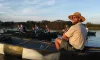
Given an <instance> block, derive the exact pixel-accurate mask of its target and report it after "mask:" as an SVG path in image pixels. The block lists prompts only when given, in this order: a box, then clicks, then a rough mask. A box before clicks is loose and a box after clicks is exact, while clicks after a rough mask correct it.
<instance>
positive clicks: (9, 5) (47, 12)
mask: <svg viewBox="0 0 100 60" xmlns="http://www.w3.org/2000/svg"><path fill="white" fill-rule="evenodd" d="M99 6H100V0H0V20H1V21H15V22H22V21H23V22H25V21H28V20H31V21H41V20H48V21H55V20H58V19H61V20H65V21H69V19H68V16H69V15H71V14H73V13H74V12H80V13H81V14H82V16H84V17H85V18H86V21H85V23H87V22H91V23H97V24H100V7H99Z"/></svg>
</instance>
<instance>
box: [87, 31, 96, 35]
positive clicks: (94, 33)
mask: <svg viewBox="0 0 100 60" xmlns="http://www.w3.org/2000/svg"><path fill="white" fill-rule="evenodd" d="M88 36H96V32H91V31H89V32H88Z"/></svg>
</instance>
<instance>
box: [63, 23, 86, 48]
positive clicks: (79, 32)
mask: <svg viewBox="0 0 100 60" xmlns="http://www.w3.org/2000/svg"><path fill="white" fill-rule="evenodd" d="M65 35H66V36H67V37H68V38H69V43H70V44H71V45H72V46H73V47H74V48H75V49H80V50H82V49H83V48H84V45H85V42H86V38H87V30H86V27H85V26H84V25H83V24H82V23H77V24H75V25H73V26H71V27H70V28H69V30H68V31H67V32H66V33H65Z"/></svg>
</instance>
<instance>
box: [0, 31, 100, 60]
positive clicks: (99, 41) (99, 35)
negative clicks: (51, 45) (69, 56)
mask: <svg viewBox="0 0 100 60" xmlns="http://www.w3.org/2000/svg"><path fill="white" fill-rule="evenodd" d="M92 31H94V30H92ZM94 32H96V36H89V37H88V43H87V44H86V45H88V46H93V47H100V30H98V31H94ZM0 60H26V59H20V58H16V57H13V58H12V57H8V56H4V55H0Z"/></svg>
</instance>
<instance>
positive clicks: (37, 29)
mask: <svg viewBox="0 0 100 60" xmlns="http://www.w3.org/2000/svg"><path fill="white" fill-rule="evenodd" d="M39 30H40V29H39V27H38V26H37V25H35V32H36V33H38V32H39Z"/></svg>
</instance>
